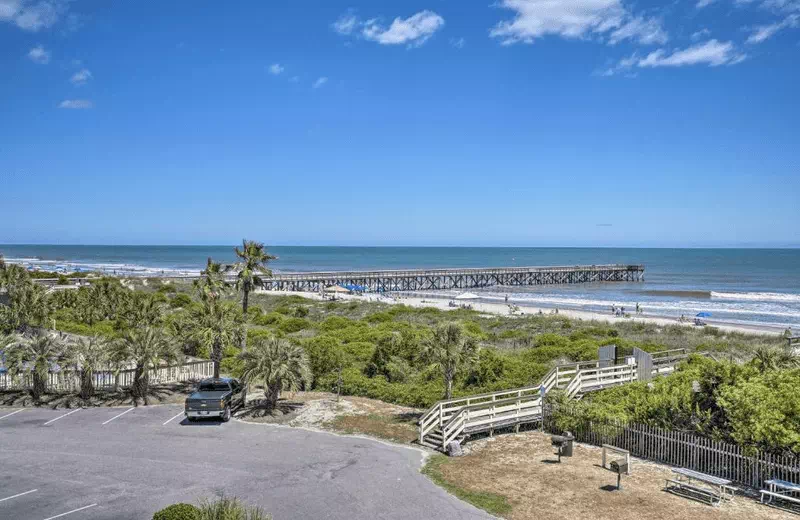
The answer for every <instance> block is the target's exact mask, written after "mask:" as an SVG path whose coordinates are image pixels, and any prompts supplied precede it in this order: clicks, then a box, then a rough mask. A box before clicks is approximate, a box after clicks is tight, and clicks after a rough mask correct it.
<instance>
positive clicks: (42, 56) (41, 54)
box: [28, 45, 50, 65]
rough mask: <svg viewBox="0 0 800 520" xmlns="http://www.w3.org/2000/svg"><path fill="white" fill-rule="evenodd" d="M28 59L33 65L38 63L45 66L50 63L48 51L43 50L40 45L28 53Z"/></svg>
mask: <svg viewBox="0 0 800 520" xmlns="http://www.w3.org/2000/svg"><path fill="white" fill-rule="evenodd" d="M28 58H30V59H31V61H32V62H34V63H39V64H41V65H47V64H48V63H50V51H48V50H45V48H44V47H42V46H41V45H37V46H36V47H34V48H33V49H31V50H29V51H28Z"/></svg>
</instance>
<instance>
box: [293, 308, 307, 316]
mask: <svg viewBox="0 0 800 520" xmlns="http://www.w3.org/2000/svg"><path fill="white" fill-rule="evenodd" d="M308 313H309V310H308V307H303V306H302V305H298V306H297V307H295V308H294V313H293V314H294V317H295V318H305V317H306V316H308Z"/></svg>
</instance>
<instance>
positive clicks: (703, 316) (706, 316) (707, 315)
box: [695, 312, 711, 318]
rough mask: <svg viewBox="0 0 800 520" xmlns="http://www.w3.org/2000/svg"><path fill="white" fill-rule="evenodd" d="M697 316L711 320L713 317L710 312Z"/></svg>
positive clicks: (699, 313) (700, 313)
mask: <svg viewBox="0 0 800 520" xmlns="http://www.w3.org/2000/svg"><path fill="white" fill-rule="evenodd" d="M695 316H697V317H698V318H710V317H711V313H710V312H698V313H697V314H696V315H695Z"/></svg>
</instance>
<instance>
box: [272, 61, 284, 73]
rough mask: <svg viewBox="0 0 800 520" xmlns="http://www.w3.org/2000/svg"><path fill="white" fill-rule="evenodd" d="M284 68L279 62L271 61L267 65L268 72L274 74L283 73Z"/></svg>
mask: <svg viewBox="0 0 800 520" xmlns="http://www.w3.org/2000/svg"><path fill="white" fill-rule="evenodd" d="M284 70H285V69H284V68H283V66H282V65H281V64H280V63H273V64H272V65H270V66H269V73H270V74H274V75H275V76H279V75H281V74H283V71H284Z"/></svg>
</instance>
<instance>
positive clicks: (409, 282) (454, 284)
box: [264, 265, 644, 292]
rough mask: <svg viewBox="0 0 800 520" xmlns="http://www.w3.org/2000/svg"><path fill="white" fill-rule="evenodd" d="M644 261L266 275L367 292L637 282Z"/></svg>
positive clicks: (295, 286)
mask: <svg viewBox="0 0 800 520" xmlns="http://www.w3.org/2000/svg"><path fill="white" fill-rule="evenodd" d="M643 279H644V266H643V265H576V266H559V267H490V268H465V269H407V270H395V271H340V272H336V271H334V272H321V273H279V274H275V275H274V276H272V277H271V278H267V279H265V280H264V288H265V289H267V290H272V291H309V292H319V291H320V290H322V289H323V288H325V287H329V286H331V285H353V286H361V287H363V288H365V289H366V290H367V291H370V292H390V291H431V290H439V289H476V288H481V287H494V286H530V285H558V284H579V283H595V282H638V281H642V280H643Z"/></svg>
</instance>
